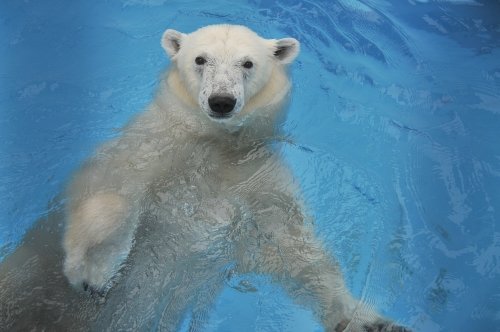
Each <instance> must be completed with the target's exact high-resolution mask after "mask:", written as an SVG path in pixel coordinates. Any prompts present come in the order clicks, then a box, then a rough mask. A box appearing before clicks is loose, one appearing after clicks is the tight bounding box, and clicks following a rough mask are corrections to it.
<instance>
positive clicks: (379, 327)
mask: <svg viewBox="0 0 500 332" xmlns="http://www.w3.org/2000/svg"><path fill="white" fill-rule="evenodd" d="M350 323H351V322H350V321H349V320H343V321H341V322H340V323H339V324H337V326H336V327H335V330H334V331H335V332H343V331H345V332H412V331H411V330H410V329H408V328H406V327H404V326H401V325H397V324H395V323H393V322H391V321H388V320H383V319H379V320H376V321H374V322H370V323H364V324H362V326H360V327H353V326H351V324H350Z"/></svg>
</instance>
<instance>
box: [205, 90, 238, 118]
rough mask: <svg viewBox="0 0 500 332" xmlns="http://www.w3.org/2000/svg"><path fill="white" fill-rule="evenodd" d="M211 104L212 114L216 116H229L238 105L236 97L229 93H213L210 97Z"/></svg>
mask: <svg viewBox="0 0 500 332" xmlns="http://www.w3.org/2000/svg"><path fill="white" fill-rule="evenodd" d="M208 105H209V106H210V110H211V111H212V112H211V113H210V116H212V117H215V118H227V117H229V116H231V112H232V111H233V109H234V106H235V105H236V99H235V98H234V97H233V96H231V95H229V94H221V95H211V96H210V97H209V98H208Z"/></svg>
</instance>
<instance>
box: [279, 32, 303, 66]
mask: <svg viewBox="0 0 500 332" xmlns="http://www.w3.org/2000/svg"><path fill="white" fill-rule="evenodd" d="M299 50H300V43H299V41H298V40H297V39H295V38H283V39H278V40H275V41H274V57H275V58H276V59H278V61H279V62H281V63H283V64H288V63H291V62H292V61H293V60H294V59H295V58H296V57H297V55H298V54H299Z"/></svg>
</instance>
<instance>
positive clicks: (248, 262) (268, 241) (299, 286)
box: [240, 193, 409, 332]
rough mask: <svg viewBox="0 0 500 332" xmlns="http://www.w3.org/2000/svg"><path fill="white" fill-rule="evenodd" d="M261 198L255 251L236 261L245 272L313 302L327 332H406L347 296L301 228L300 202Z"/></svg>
mask: <svg viewBox="0 0 500 332" xmlns="http://www.w3.org/2000/svg"><path fill="white" fill-rule="evenodd" d="M266 196H267V197H266ZM261 198H262V199H259V201H260V203H259V204H255V205H259V207H258V209H257V211H259V212H258V213H256V215H255V217H256V218H257V219H256V226H257V227H256V229H255V230H254V234H253V235H252V236H251V238H254V239H256V241H255V247H254V250H253V251H254V252H248V251H247V252H245V253H244V254H243V255H242V257H241V258H240V260H241V261H242V262H243V263H244V264H243V265H244V267H245V268H246V269H253V270H256V271H257V272H259V273H264V274H270V275H271V276H272V277H273V278H274V280H276V281H279V282H280V283H281V284H282V285H283V287H285V289H286V290H287V291H288V293H289V294H290V295H291V296H292V297H293V298H294V299H295V300H296V301H298V302H300V303H303V304H311V303H312V309H313V311H314V312H315V314H316V315H317V317H318V318H319V319H320V320H321V322H322V324H323V326H324V327H325V329H326V331H335V332H338V331H356V332H357V331H366V332H368V331H374V332H375V331H380V332H382V331H401V332H403V331H409V330H406V329H405V328H403V327H401V326H398V325H396V324H394V323H392V322H391V321H389V320H387V319H384V318H382V317H381V316H379V315H378V314H377V313H376V312H374V311H373V310H371V309H369V308H368V306H367V305H365V304H364V303H362V302H359V301H357V300H355V299H354V298H353V297H352V296H351V294H350V292H349V291H348V290H347V288H346V287H345V284H344V280H343V277H342V273H341V271H340V268H339V267H338V265H337V264H336V263H335V261H334V260H333V258H332V257H331V256H330V255H328V254H327V252H326V251H325V250H324V248H323V245H322V244H321V242H320V241H319V240H318V239H317V238H316V237H315V236H314V233H313V230H312V228H311V227H310V225H305V220H304V219H305V218H304V215H303V212H302V209H301V207H300V204H298V203H297V202H296V201H295V200H294V199H293V198H292V197H290V196H289V195H287V194H283V193H272V194H271V195H262V196H261ZM243 252H244V251H242V253H243ZM255 253H256V254H255ZM252 258H253V259H252Z"/></svg>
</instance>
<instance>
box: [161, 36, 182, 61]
mask: <svg viewBox="0 0 500 332" xmlns="http://www.w3.org/2000/svg"><path fill="white" fill-rule="evenodd" d="M184 36H185V35H184V34H183V33H182V32H179V31H176V30H172V29H168V30H166V31H165V32H164V33H163V36H162V37H161V46H162V47H163V49H164V50H165V51H166V52H167V54H168V55H169V56H170V57H171V58H172V57H174V56H175V55H176V54H177V53H178V52H179V50H180V49H181V44H182V38H184Z"/></svg>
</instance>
